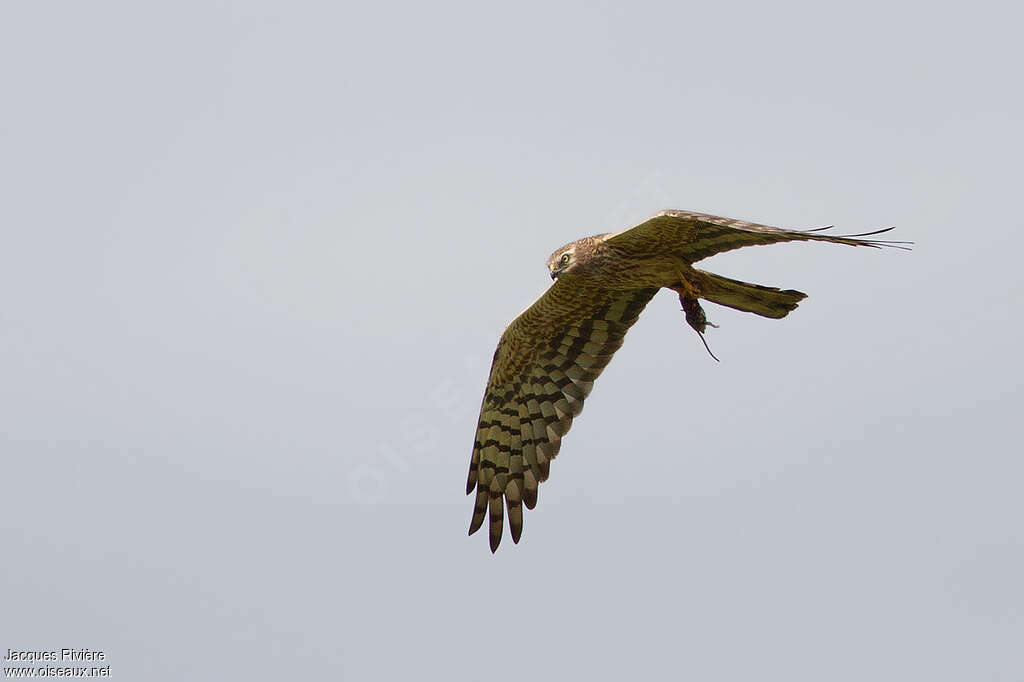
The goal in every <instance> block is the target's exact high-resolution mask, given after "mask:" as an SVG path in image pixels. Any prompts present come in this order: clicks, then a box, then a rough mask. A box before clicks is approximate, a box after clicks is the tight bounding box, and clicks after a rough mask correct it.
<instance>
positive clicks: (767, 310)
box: [693, 268, 807, 319]
mask: <svg viewBox="0 0 1024 682" xmlns="http://www.w3.org/2000/svg"><path fill="white" fill-rule="evenodd" d="M693 272H695V273H697V274H698V275H699V277H698V281H697V287H698V289H699V291H700V297H701V298H703V299H706V300H708V301H711V302H712V303H717V304H718V305H724V306H726V307H728V308H734V309H736V310H742V311H743V312H747V313H754V314H755V315H760V316H762V317H770V318H773V319H779V318H780V317H785V316H786V315H788V314H789V312H790V311H791V310H793V309H794V308H796V307H797V305H798V304H799V303H800V301H802V300H803V299H805V298H807V294H805V293H803V292H801V291H794V290H793V289H778V288H776V287H766V286H762V285H760V284H750V283H749V282H741V281H739V280H736V279H729V278H728V277H723V276H721V275H715V274H712V273H710V272H705V271H703V270H697V269H696V268H694V270H693Z"/></svg>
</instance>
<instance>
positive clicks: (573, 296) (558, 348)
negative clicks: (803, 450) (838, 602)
mask: <svg viewBox="0 0 1024 682" xmlns="http://www.w3.org/2000/svg"><path fill="white" fill-rule="evenodd" d="M823 229H827V228H820V229H818V230H809V231H796V230H782V229H779V228H775V227H768V226H766V225H757V224H755V223H748V222H744V221H742V220H730V219H729V218H719V217H717V216H712V215H705V214H703V213H690V212H687V211H662V212H661V213H659V214H657V215H655V216H654V217H653V218H651V219H650V220H648V221H646V222H644V223H641V224H640V225H637V226H636V227H634V228H632V229H629V230H626V231H625V232H619V233H617V234H600V235H597V236H595V237H584V238H583V239H579V240H577V241H574V242H571V243H569V244H566V245H565V246H563V247H562V248H560V249H558V250H557V251H555V252H554V253H553V254H551V257H550V258H549V259H548V270H549V271H550V273H551V278H552V279H553V280H555V283H554V284H552V285H551V287H550V288H549V289H548V290H547V291H546V292H544V295H542V296H541V297H540V298H539V299H538V300H537V302H536V303H534V304H533V305H532V306H530V307H529V308H527V309H526V311H525V312H523V314H521V315H520V316H519V317H517V318H516V319H514V320H512V322H511V323H510V324H509V325H508V327H507V328H506V329H505V333H504V334H502V335H501V341H499V342H498V349H497V350H496V351H495V353H494V361H493V364H492V365H491V374H490V377H489V378H488V380H487V390H486V392H485V393H484V400H483V404H482V405H481V407H480V421H479V423H478V424H477V429H476V440H475V442H474V444H473V457H472V460H471V461H470V464H469V480H468V481H467V483H466V494H470V493H472V492H473V490H474V489H475V490H476V502H475V504H474V508H473V520H472V521H471V523H470V526H469V533H470V535H472V534H473V533H475V532H476V531H477V530H478V529H479V528H480V526H481V525H482V524H483V522H484V517H486V516H489V517H490V545H491V551H492V552H494V551H496V550H497V549H498V543H500V542H501V534H502V527H503V525H504V518H505V512H506V510H507V512H508V525H509V528H510V530H511V531H512V541H513V542H519V537H520V535H521V534H522V532H523V505H524V504H525V505H526V506H527V508H529V509H533V507H534V505H536V504H537V488H538V485H539V484H540V483H541V482H542V481H544V480H546V479H547V477H548V470H549V468H550V466H551V460H552V459H554V457H555V455H557V454H558V450H559V446H560V445H561V439H562V436H564V435H565V434H566V432H567V431H568V430H569V426H570V425H571V424H572V420H573V417H575V416H576V415H578V414H579V413H580V411H581V410H582V409H583V401H584V399H585V398H586V397H587V395H588V394H589V393H590V389H591V388H592V387H593V385H594V380H595V379H597V377H598V375H600V374H601V370H602V369H604V367H605V366H606V365H607V364H608V362H609V361H610V360H611V359H612V355H613V354H614V353H615V351H616V350H618V349H619V347H620V346H621V345H622V341H623V339H624V338H625V336H626V331H627V330H629V328H630V327H632V326H633V323H634V322H636V320H637V317H638V316H639V315H640V312H641V311H642V310H643V309H644V307H645V306H646V305H647V303H648V301H650V300H651V298H652V297H653V296H654V294H656V293H657V292H658V289H660V288H662V287H665V288H667V289H671V290H672V291H675V292H676V293H678V294H679V301H680V303H682V306H683V311H684V312H685V313H686V321H687V322H688V323H689V324H690V326H691V327H693V329H694V330H696V331H697V333H698V334H699V335H700V337H701V339H702V340H703V338H704V330H705V329H706V328H707V327H708V326H714V325H711V324H710V323H709V322H708V321H707V318H706V317H705V315H704V309H703V308H701V305H700V299H705V300H707V301H711V302H712V303H717V304H719V305H724V306H727V307H729V308H734V309H736V310H743V311H746V312H749V313H754V314H756V315H761V316H762V317H770V318H774V319H778V318H781V317H785V316H786V315H787V314H788V313H789V311H791V310H793V309H794V308H796V306H797V304H798V303H799V302H800V301H801V300H802V299H804V298H806V296H807V295H806V294H803V293H801V292H799V291H793V290H792V289H776V288H775V287H766V286H761V285H759V284H748V283H747V282H740V281H738V280H735V279H729V278H728V277H722V276H721V275H715V274H712V273H710V272H705V271H703V270H698V269H697V268H695V267H693V264H694V263H696V262H697V261H700V260H703V259H704V258H707V257H708V256H713V255H715V254H716V253H722V252H723V251H731V250H732V249H738V248H741V247H744V246H753V245H760V244H774V243H775V242H788V241H821V242H832V243H835V244H848V245H850V246H871V247H880V246H893V247H896V248H906V247H904V246H902V245H903V244H906V243H907V242H893V241H879V240H876V239H863V237H872V236H874V235H878V234H881V233H883V232H888V231H889V230H891V229H892V228H891V227H890V228H887V229H884V230H876V231H874V232H866V233H863V234H856V235H845V236H832V235H827V234H822V233H821V230H823ZM706 345H707V344H706V343H705V346H706ZM709 352H710V350H709ZM712 357H713V356H712ZM716 359H717V358H716Z"/></svg>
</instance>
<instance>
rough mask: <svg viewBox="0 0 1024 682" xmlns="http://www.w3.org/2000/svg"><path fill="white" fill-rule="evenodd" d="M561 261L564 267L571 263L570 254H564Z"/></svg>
mask: <svg viewBox="0 0 1024 682" xmlns="http://www.w3.org/2000/svg"><path fill="white" fill-rule="evenodd" d="M561 261H562V265H565V264H566V263H568V262H569V254H567V253H563V254H562V258H561Z"/></svg>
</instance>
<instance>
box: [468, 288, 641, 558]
mask: <svg viewBox="0 0 1024 682" xmlns="http://www.w3.org/2000/svg"><path fill="white" fill-rule="evenodd" d="M568 279H569V278H564V277H563V278H560V279H559V280H558V281H556V282H555V283H554V284H553V285H552V286H551V287H550V288H549V289H548V290H547V291H546V292H545V293H544V295H543V296H541V297H540V298H539V299H538V300H537V302H536V303H534V304H533V305H532V306H530V307H529V308H528V309H527V310H526V311H525V312H523V314H522V315H520V316H519V317H517V318H516V319H515V320H513V321H512V323H511V324H509V326H508V327H507V328H506V329H505V333H504V334H502V336H501V341H500V342H499V343H498V349H497V350H496V351H495V353H494V362H493V364H492V365H491V374H490V377H489V379H488V381H487V391H486V393H485V394H484V400H483V404H482V405H481V407H480V421H479V422H478V424H477V430H476V440H475V442H474V444H473V458H472V460H471V461H470V465H469V480H468V481H467V482H466V494H469V493H472V492H473V490H474V488H475V489H476V502H475V505H474V508H473V520H472V522H471V523H470V526H469V534H470V535H472V534H473V533H475V532H476V531H477V529H479V528H480V526H481V525H482V524H483V521H484V516H486V515H488V512H489V515H490V545H491V551H492V552H494V551H496V550H497V549H498V543H499V542H501V535H502V527H503V525H504V510H505V508H507V510H508V523H509V528H510V529H511V531H512V541H513V542H519V537H520V535H521V534H522V532H523V504H525V505H526V506H527V508H529V509H533V507H534V505H535V504H537V488H538V484H539V483H540V482H541V481H544V480H545V479H547V477H548V469H549V467H550V463H551V460H552V459H553V458H554V457H555V455H557V454H558V449H559V445H560V442H561V438H562V436H564V435H565V434H566V432H567V431H568V430H569V427H570V425H571V424H572V420H573V418H574V417H575V416H576V415H578V414H579V413H580V411H581V410H582V409H583V400H584V399H585V398H586V397H587V395H588V394H589V393H590V389H591V387H593V385H594V380H595V379H597V377H598V375H600V374H601V370H603V369H604V368H605V366H606V365H607V364H608V363H609V362H610V361H611V359H612V355H613V354H614V353H615V351H617V350H618V349H619V347H620V346H621V345H622V341H623V339H624V338H625V336H626V331H627V330H628V329H629V328H630V327H631V326H632V325H633V323H634V322H636V320H637V317H638V316H639V315H640V312H641V311H642V310H643V309H644V307H645V306H646V305H647V303H648V301H650V300H651V298H652V297H653V296H654V294H655V293H657V291H658V290H657V289H656V288H646V289H634V290H627V291H607V290H603V289H593V288H581V286H580V284H579V282H578V281H567V280H568Z"/></svg>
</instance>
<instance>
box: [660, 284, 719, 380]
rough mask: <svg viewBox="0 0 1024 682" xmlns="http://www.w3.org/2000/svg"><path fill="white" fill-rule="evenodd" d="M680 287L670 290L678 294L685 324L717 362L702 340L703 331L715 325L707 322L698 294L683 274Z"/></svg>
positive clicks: (705, 342) (703, 339)
mask: <svg viewBox="0 0 1024 682" xmlns="http://www.w3.org/2000/svg"><path fill="white" fill-rule="evenodd" d="M679 281H680V285H679V286H677V287H672V290H673V291H675V292H676V293H677V294H679V303H680V304H682V306H683V312H684V313H686V323H687V324H689V325H690V327H692V328H693V330H694V331H695V332H697V335H698V336H700V340H701V341H702V342H703V343H704V348H705V349H706V350H707V351H708V355H710V356H711V357H713V358H715V361H716V362H719V360H718V358H716V357H715V354H714V353H712V352H711V349H710V348H708V342H707V339H705V338H704V330H706V329H707V328H708V327H712V328H717V327H718V325H717V324H712V323H710V322H708V316H707V315H705V314H704V308H702V307H701V305H700V300H699V298H700V292H699V291H698V290H697V288H696V287H695V286H694V285H693V284H692V283H691V282H690V281H689V280H687V279H686V278H685V277H683V273H681V272H680V273H679Z"/></svg>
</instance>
